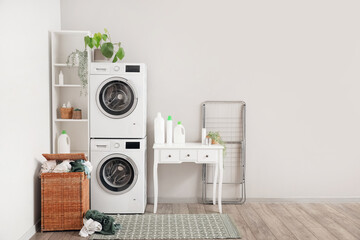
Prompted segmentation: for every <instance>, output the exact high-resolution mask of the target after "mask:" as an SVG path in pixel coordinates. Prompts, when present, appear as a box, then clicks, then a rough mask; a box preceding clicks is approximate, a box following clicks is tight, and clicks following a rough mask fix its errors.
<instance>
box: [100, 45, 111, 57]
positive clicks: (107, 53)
mask: <svg viewBox="0 0 360 240" xmlns="http://www.w3.org/2000/svg"><path fill="white" fill-rule="evenodd" d="M101 53H102V54H103V55H104V57H107V58H111V57H112V56H113V54H114V45H113V44H112V43H111V42H107V43H103V44H102V45H101Z"/></svg>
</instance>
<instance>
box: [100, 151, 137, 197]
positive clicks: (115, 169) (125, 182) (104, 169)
mask: <svg viewBox="0 0 360 240" xmlns="http://www.w3.org/2000/svg"><path fill="white" fill-rule="evenodd" d="M96 175H97V176H96V177H97V181H98V183H99V185H100V186H101V187H102V189H104V190H105V191H106V192H109V193H112V194H124V193H126V192H128V191H130V190H131V189H132V188H133V187H134V186H135V183H136V181H137V178H138V169H137V167H136V164H135V162H134V161H133V160H132V159H131V158H130V157H128V156H126V155H123V154H111V155H108V156H107V157H105V158H104V159H102V160H101V162H100V163H99V165H98V167H97V169H96Z"/></svg>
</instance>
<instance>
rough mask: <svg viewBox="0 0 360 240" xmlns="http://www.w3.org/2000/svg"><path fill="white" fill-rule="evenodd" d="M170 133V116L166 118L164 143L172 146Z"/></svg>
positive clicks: (171, 127)
mask: <svg viewBox="0 0 360 240" xmlns="http://www.w3.org/2000/svg"><path fill="white" fill-rule="evenodd" d="M172 132H173V124H172V118H171V116H168V119H167V121H166V143H167V144H172V135H173V134H172Z"/></svg>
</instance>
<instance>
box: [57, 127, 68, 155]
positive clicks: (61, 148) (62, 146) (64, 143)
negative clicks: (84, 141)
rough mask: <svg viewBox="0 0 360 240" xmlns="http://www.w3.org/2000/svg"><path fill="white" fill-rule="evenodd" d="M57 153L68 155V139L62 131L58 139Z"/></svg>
mask: <svg viewBox="0 0 360 240" xmlns="http://www.w3.org/2000/svg"><path fill="white" fill-rule="evenodd" d="M58 153H70V137H69V136H68V135H67V134H66V131H65V130H62V132H61V134H60V136H59V138H58Z"/></svg>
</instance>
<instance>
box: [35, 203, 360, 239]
mask: <svg viewBox="0 0 360 240" xmlns="http://www.w3.org/2000/svg"><path fill="white" fill-rule="evenodd" d="M152 211H153V205H148V206H147V208H146V213H147V214H149V213H152ZM217 212H218V208H217V206H213V205H203V204H159V206H158V213H160V214H161V213H217ZM223 212H224V213H227V214H229V215H230V217H231V218H232V220H233V222H234V223H235V224H236V226H237V228H238V230H239V232H240V233H241V235H242V236H243V237H242V239H244V240H254V239H278V240H282V239H284V240H291V239H298V240H300V239H301V240H302V239H315V240H316V239H324V240H325V239H326V240H333V239H339V240H340V239H341V240H359V239H360V203H341V204H340V203H253V202H251V203H245V204H244V205H223ZM80 239H84V238H81V237H80V236H79V235H78V231H65V232H45V233H36V234H35V235H34V236H33V237H32V238H31V240H80Z"/></svg>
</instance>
